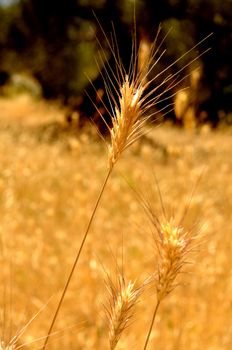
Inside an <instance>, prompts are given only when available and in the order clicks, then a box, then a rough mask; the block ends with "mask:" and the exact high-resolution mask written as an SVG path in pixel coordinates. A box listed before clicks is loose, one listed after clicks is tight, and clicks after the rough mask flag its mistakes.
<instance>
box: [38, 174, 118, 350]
mask: <svg viewBox="0 0 232 350" xmlns="http://www.w3.org/2000/svg"><path fill="white" fill-rule="evenodd" d="M111 172H112V169H109V171H108V173H107V175H106V178H105V180H104V183H103V185H102V188H101V191H100V193H99V195H98V198H97V201H96V203H95V206H94V209H93V212H92V214H91V217H90V220H89V223H88V226H87V228H86V231H85V234H84V236H83V238H82V241H81V244H80V247H79V249H78V252H77V255H76V257H75V260H74V263H73V265H72V268H71V270H70V273H69V275H68V278H67V281H66V284H65V286H64V289H63V292H62V294H61V297H60V300H59V303H58V305H57V308H56V311H55V314H54V316H53V319H52V322H51V325H50V328H49V330H48V334H47V336H46V339H45V342H44V345H43V347H42V350H45V348H46V346H47V343H48V339H49V337H50V335H51V333H52V330H53V327H54V324H55V322H56V319H57V316H58V314H59V311H60V309H61V305H62V303H63V300H64V297H65V295H66V292H67V289H68V287H69V284H70V282H71V279H72V277H73V274H74V271H75V269H76V267H77V263H78V261H79V258H80V255H81V253H82V250H83V247H84V245H85V242H86V239H87V236H88V233H89V230H90V227H91V225H92V222H93V219H94V217H95V214H96V211H97V208H98V206H99V203H100V200H101V198H102V195H103V192H104V190H105V188H106V185H107V182H108V180H109V177H110V174H111Z"/></svg>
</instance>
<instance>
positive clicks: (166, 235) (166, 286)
mask: <svg viewBox="0 0 232 350" xmlns="http://www.w3.org/2000/svg"><path fill="white" fill-rule="evenodd" d="M161 202H162V198H161ZM142 203H143V206H144V208H145V210H146V212H147V214H148V217H149V219H150V221H151V223H152V226H153V228H154V237H155V243H156V248H157V252H158V267H157V271H156V272H155V273H154V274H153V275H152V276H151V281H153V282H155V288H156V296H157V300H156V303H155V308H154V311H153V316H152V320H151V323H150V327H149V330H148V333H147V336H146V341H145V344H144V348H143V350H146V349H147V345H148V343H149V339H150V336H151V332H152V329H153V325H154V322H155V318H156V314H157V311H158V309H159V306H160V303H161V302H162V300H163V299H164V298H165V297H166V296H167V295H168V294H170V293H171V292H172V291H173V290H174V289H175V288H176V286H177V285H178V284H177V282H176V279H177V277H178V275H179V274H180V273H181V272H182V271H183V267H184V266H185V265H186V264H188V256H189V254H190V252H191V251H192V250H193V249H194V247H195V242H196V240H197V239H198V234H197V233H196V232H194V231H193V230H185V229H184V227H183V226H182V224H181V223H182V222H183V218H184V217H183V218H182V219H181V221H180V223H177V224H176V223H175V220H174V218H173V217H171V218H170V219H167V218H166V213H165V210H164V207H163V203H162V207H163V214H164V220H163V221H162V222H160V220H159V218H158V217H157V215H156V213H155V212H154V210H153V208H152V205H151V204H150V203H148V202H146V201H144V199H143V202H142ZM185 214H186V212H185V213H184V216H185Z"/></svg>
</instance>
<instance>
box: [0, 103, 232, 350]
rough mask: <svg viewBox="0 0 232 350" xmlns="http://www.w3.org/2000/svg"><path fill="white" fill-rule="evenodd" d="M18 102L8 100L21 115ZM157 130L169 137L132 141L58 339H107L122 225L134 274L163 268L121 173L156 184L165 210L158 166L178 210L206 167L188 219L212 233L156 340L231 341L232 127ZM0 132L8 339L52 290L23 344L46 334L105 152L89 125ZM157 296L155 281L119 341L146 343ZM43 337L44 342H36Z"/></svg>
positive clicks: (208, 344) (54, 343)
mask: <svg viewBox="0 0 232 350" xmlns="http://www.w3.org/2000/svg"><path fill="white" fill-rule="evenodd" d="M16 102H17V101H9V104H10V106H11V108H12V105H14V106H15V109H16V111H17V113H18V106H17V103H16ZM4 103H5V105H4V106H6V101H4ZM30 103H31V104H32V106H31V107H30V112H29V113H27V110H26V109H24V110H23V114H22V116H21V118H20V120H21V121H22V122H23V120H24V119H25V118H27V116H28V118H29V117H30V118H33V115H32V110H33V108H34V107H33V106H35V109H34V110H36V105H37V104H36V103H35V104H34V103H33V102H30ZM0 107H1V101H0ZM32 107H33V108H32ZM57 113H58V114H59V112H57ZM38 123H40V120H39V121H38ZM41 123H43V122H42V119H41ZM38 130H39V131H38ZM150 137H151V140H154V141H155V143H158V144H161V145H162V146H164V147H156V146H154V144H152V142H147V140H146V139H144V140H143V141H141V142H140V143H139V144H137V145H134V146H133V147H131V148H130V150H129V151H128V153H127V154H125V155H124V157H123V158H122V159H121V162H120V164H118V167H117V168H116V169H115V170H116V171H115V173H114V174H113V176H112V179H111V182H110V184H109V187H108V189H107V191H106V192H105V196H104V198H103V202H102V206H101V210H99V212H98V216H97V217H96V220H95V222H94V225H93V227H92V232H91V236H90V237H89V240H88V241H87V243H86V249H85V253H84V254H83V256H82V259H81V261H80V267H79V275H78V279H75V278H74V279H73V281H72V284H71V286H70V289H69V291H68V293H67V297H66V299H65V302H64V305H63V308H62V311H61V315H60V317H59V318H58V320H57V329H59V330H62V333H61V334H56V335H54V336H52V337H51V339H50V341H49V344H48V348H49V349H56V350H57V349H75V350H76V349H86V350H87V349H94V350H97V349H107V348H108V330H107V322H106V321H105V318H104V317H103V316H102V312H103V306H102V303H103V302H105V300H106V299H107V297H106V296H105V291H104V290H105V288H104V275H103V274H102V267H101V266H102V264H104V266H105V267H106V268H107V269H110V268H111V266H112V265H113V264H114V261H112V254H111V251H113V253H114V255H115V256H118V257H120V256H121V245H122V243H121V237H122V234H123V236H124V240H123V242H124V243H123V245H124V269H125V275H126V276H128V279H129V280H135V279H136V280H137V282H138V284H141V283H142V282H143V281H144V280H145V279H146V278H147V277H148V276H149V275H150V274H151V273H152V271H154V269H155V267H156V265H155V262H154V241H153V237H152V233H151V232H150V230H149V228H148V226H149V224H148V222H147V221H146V220H147V218H146V215H145V213H144V212H143V210H141V206H140V204H139V203H138V201H137V199H136V198H135V196H134V193H133V191H130V189H129V188H128V185H127V183H126V182H125V181H124V179H123V176H125V177H126V179H127V181H128V182H129V183H130V184H131V185H132V186H135V187H136V188H137V189H139V190H140V189H141V187H143V188H144V189H145V191H147V192H148V193H149V194H150V193H151V192H152V193H154V194H152V196H153V206H154V209H155V210H156V213H159V211H160V212H162V210H160V200H159V196H158V195H157V194H156V191H155V188H156V185H155V184H154V181H153V180H152V178H153V176H152V173H153V172H154V171H155V174H156V177H157V178H158V180H159V185H160V189H161V192H162V195H163V200H164V203H165V207H166V208H167V210H169V211H170V212H171V211H172V208H173V207H174V208H175V213H177V214H178V212H182V211H183V208H184V207H185V205H186V201H187V200H188V198H189V197H190V195H191V189H192V187H193V186H194V184H195V183H196V181H197V179H198V177H199V174H200V173H201V171H202V167H203V166H206V172H205V175H204V176H203V178H202V180H201V182H200V184H199V186H198V189H197V192H196V194H195V195H194V197H193V200H192V205H191V208H190V210H189V212H188V215H187V218H186V226H187V229H188V228H189V229H191V227H192V225H193V223H194V222H195V219H196V218H197V219H199V220H200V222H201V225H202V229H201V231H202V233H203V235H204V236H206V237H207V240H206V243H204V245H203V247H201V249H200V251H199V253H198V260H197V264H196V266H195V265H193V266H190V267H189V268H187V271H190V272H191V274H186V275H185V274H184V275H183V276H181V284H182V286H181V287H179V288H177V289H176V290H175V293H172V294H170V296H169V297H168V298H167V299H166V301H165V302H164V303H163V304H161V306H160V310H159V312H158V314H157V319H156V325H155V327H154V330H153V332H152V333H151V340H150V344H149V346H150V348H153V347H155V346H156V347H157V348H159V350H164V349H165V350H169V349H170V350H171V349H178V350H182V349H186V348H188V349H189V350H201V349H212V350H219V349H225V350H230V349H231V347H232V336H231V334H232V329H231V317H232V307H231V305H232V297H231V295H232V283H231V270H232V259H231V256H232V254H231V253H232V244H231V228H232V225H231V208H232V202H231V198H232V183H231V170H232V160H231V147H232V141H231V132H226V131H224V132H223V131H216V132H211V131H208V132H205V133H204V130H202V133H193V134H188V133H185V132H184V131H181V130H177V129H174V128H171V127H168V126H166V127H165V126H164V127H160V128H158V129H154V130H152V131H151V134H150ZM0 138H1V143H0V161H1V162H0V164H1V169H0V191H1V200H0V234H1V257H0V259H1V260H0V264H1V275H0V278H1V284H0V285H1V311H2V313H1V314H2V316H1V326H0V327H1V335H2V339H4V340H6V344H7V341H8V340H9V339H11V338H12V337H13V336H14V335H15V334H16V333H17V330H18V329H21V328H22V327H23V325H25V324H26V323H27V321H28V320H30V319H31V317H32V316H33V315H35V314H36V313H37V312H38V310H40V309H41V307H42V306H43V305H44V304H45V303H46V302H47V301H48V300H49V299H50V297H51V296H52V299H51V301H50V302H49V303H48V306H47V307H46V308H45V310H44V311H42V312H41V313H40V314H39V315H38V317H37V318H36V319H35V320H34V321H33V322H32V323H31V324H30V325H29V327H28V329H27V330H26V332H25V333H24V334H23V335H22V339H21V341H20V343H22V344H24V343H26V342H28V343H29V342H31V341H33V340H35V339H37V338H40V337H43V336H45V335H46V332H47V329H48V328H49V325H50V322H51V318H52V316H53V312H54V309H55V307H56V305H57V300H58V298H59V293H60V291H61V290H62V288H63V286H64V283H65V281H66V278H67V274H68V272H69V270H70V267H71V264H72V263H73V257H74V256H75V254H76V250H77V249H78V247H79V243H80V239H81V236H80V233H81V232H83V230H84V228H85V227H86V224H87V221H88V218H89V215H90V213H91V211H92V205H93V202H94V200H95V198H96V195H97V192H98V188H99V185H100V183H101V182H102V180H103V177H104V169H105V164H106V161H107V160H106V159H105V158H106V154H105V150H104V145H102V144H101V143H100V142H98V143H96V142H94V140H93V139H92V138H91V137H89V135H88V132H84V133H82V134H81V135H79V136H78V138H77V139H76V138H74V136H72V135H70V136H67V137H66V138H65V139H64V138H61V139H58V140H57V141H55V142H52V143H49V142H45V141H43V140H42V141H41V137H40V128H39V127H35V126H34V125H33V126H32V125H28V124H27V125H22V123H21V122H20V124H17V122H15V120H14V121H13V122H11V120H10V119H9V120H6V119H3V118H2V123H1V127H0ZM132 169H133V171H132ZM121 174H122V175H123V176H121ZM151 187H154V191H153V190H151ZM157 215H158V214H157ZM201 225H200V226H201ZM151 305H154V290H153V289H148V291H147V292H146V293H145V294H143V296H142V298H141V302H140V303H139V304H138V307H137V311H136V314H135V320H134V322H133V323H132V325H131V327H130V328H128V329H127V330H126V332H125V333H123V335H122V338H121V339H120V341H119V343H118V345H117V349H141V348H142V347H143V345H144V340H145V336H146V333H147V330H148V327H149V323H150V317H151ZM3 310H5V317H3ZM69 327H73V328H71V329H69ZM3 330H4V331H3ZM3 334H4V337H3ZM41 345H42V344H41V342H36V343H35V344H32V345H30V346H29V348H30V349H38V348H39V346H41ZM149 346H148V348H149Z"/></svg>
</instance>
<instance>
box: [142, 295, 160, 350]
mask: <svg viewBox="0 0 232 350" xmlns="http://www.w3.org/2000/svg"><path fill="white" fill-rule="evenodd" d="M159 305H160V301H157V303H156V306H155V310H154V312H153V316H152V320H151V324H150V328H149V331H148V333H147V338H146V342H145V345H144V348H143V350H146V349H147V345H148V342H149V339H150V336H151V332H152V328H153V325H154V322H155V317H156V314H157V311H158V308H159Z"/></svg>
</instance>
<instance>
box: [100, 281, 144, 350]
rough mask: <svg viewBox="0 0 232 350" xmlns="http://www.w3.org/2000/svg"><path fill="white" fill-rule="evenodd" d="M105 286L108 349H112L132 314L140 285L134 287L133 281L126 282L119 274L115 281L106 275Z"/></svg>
mask: <svg viewBox="0 0 232 350" xmlns="http://www.w3.org/2000/svg"><path fill="white" fill-rule="evenodd" d="M106 287H107V290H108V294H109V298H108V304H107V305H106V306H105V310H106V314H107V319H108V326H109V347H110V350H114V349H115V348H116V346H117V343H118V341H119V339H120V337H121V335H122V333H123V331H124V330H125V329H126V328H127V327H128V324H129V322H130V320H131V318H132V317H133V315H134V309H135V305H136V303H137V301H138V298H139V296H140V295H141V293H142V287H136V285H135V282H134V281H129V282H126V281H125V279H124V277H123V276H122V275H121V274H119V275H118V276H117V277H116V279H115V281H114V280H113V279H112V278H111V277H110V276H109V275H108V276H107V280H106Z"/></svg>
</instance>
